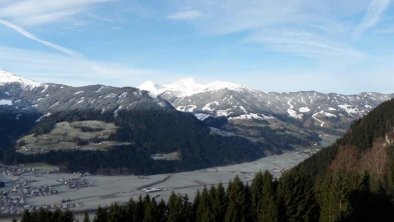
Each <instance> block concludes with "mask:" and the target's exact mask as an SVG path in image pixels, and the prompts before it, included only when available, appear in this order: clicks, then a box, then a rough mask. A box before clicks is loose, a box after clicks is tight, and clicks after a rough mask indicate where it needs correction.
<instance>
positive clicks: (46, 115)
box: [36, 113, 52, 123]
mask: <svg viewBox="0 0 394 222" xmlns="http://www.w3.org/2000/svg"><path fill="white" fill-rule="evenodd" d="M50 115H52V113H46V114H45V115H42V116H41V117H40V118H38V119H37V120H36V123H38V122H40V121H41V120H42V119H44V118H46V117H49V116H50Z"/></svg>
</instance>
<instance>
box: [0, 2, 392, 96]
mask: <svg viewBox="0 0 394 222" xmlns="http://www.w3.org/2000/svg"><path fill="white" fill-rule="evenodd" d="M393 5H394V4H393V3H392V2H391V1H390V0H330V1H327V0H314V1H310V0H56V1H54V0H20V1H18V0H0V67H1V68H3V69H6V70H9V71H11V72H14V73H17V74H19V75H21V76H24V77H27V78H31V79H35V80H39V81H43V82H58V83H64V84H71V85H86V84H96V83H100V84H108V85H115V86H137V85H139V84H140V83H142V82H144V81H146V80H153V81H155V82H157V83H169V82H172V81H175V80H177V79H181V78H186V77H194V78H195V79H197V80H200V81H202V82H208V81H213V80H221V81H231V82H235V83H241V84H244V85H247V86H250V87H252V88H255V89H260V90H263V91H279V92H288V91H299V90H317V91H322V92H340V93H346V94H349V93H357V92H361V91H378V92H391V93H392V92H394V62H393V61H394V38H393V37H394V6H393Z"/></svg>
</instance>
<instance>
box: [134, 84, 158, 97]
mask: <svg viewBox="0 0 394 222" xmlns="http://www.w3.org/2000/svg"><path fill="white" fill-rule="evenodd" d="M137 88H139V89H141V90H146V91H149V92H150V93H152V94H153V95H159V94H160V93H162V88H161V87H160V86H159V85H156V84H155V83H154V82H153V81H146V82H144V83H142V84H141V85H139V86H138V87H137Z"/></svg>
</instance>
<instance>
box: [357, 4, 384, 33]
mask: <svg viewBox="0 0 394 222" xmlns="http://www.w3.org/2000/svg"><path fill="white" fill-rule="evenodd" d="M389 5H390V0H372V1H371V2H370V4H369V6H368V9H367V11H366V13H365V15H364V18H363V20H362V22H361V23H360V24H359V25H358V26H357V28H356V31H355V33H354V37H355V38H358V37H359V36H360V35H362V34H363V33H364V32H365V31H366V30H368V29H369V28H372V27H373V26H375V25H376V24H377V23H378V22H379V21H380V19H381V17H382V16H383V14H384V12H385V11H386V10H387V9H388V7H389Z"/></svg>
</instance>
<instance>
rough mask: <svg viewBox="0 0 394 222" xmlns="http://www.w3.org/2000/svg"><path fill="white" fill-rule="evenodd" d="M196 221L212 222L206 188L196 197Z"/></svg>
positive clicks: (209, 200)
mask: <svg viewBox="0 0 394 222" xmlns="http://www.w3.org/2000/svg"><path fill="white" fill-rule="evenodd" d="M196 221H197V222H212V221H214V217H213V214H212V209H211V199H210V196H209V192H208V190H207V188H206V187H204V188H203V190H202V192H201V194H200V195H199V196H198V200H197V207H196Z"/></svg>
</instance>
